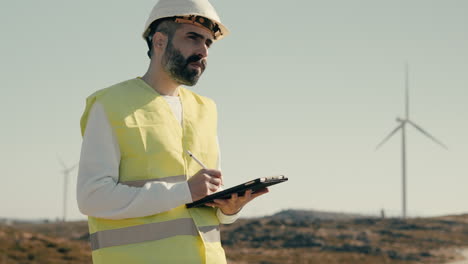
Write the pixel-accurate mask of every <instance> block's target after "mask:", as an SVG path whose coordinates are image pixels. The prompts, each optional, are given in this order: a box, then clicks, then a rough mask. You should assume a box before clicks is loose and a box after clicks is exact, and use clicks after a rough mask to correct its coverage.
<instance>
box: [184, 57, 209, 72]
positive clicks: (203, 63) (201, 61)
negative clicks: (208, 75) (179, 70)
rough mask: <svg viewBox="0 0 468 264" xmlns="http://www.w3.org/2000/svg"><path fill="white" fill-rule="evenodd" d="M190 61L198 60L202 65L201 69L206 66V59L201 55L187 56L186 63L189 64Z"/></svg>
mask: <svg viewBox="0 0 468 264" xmlns="http://www.w3.org/2000/svg"><path fill="white" fill-rule="evenodd" d="M192 62H198V63H200V64H201V65H202V66H203V69H205V68H206V59H203V57H202V56H199V55H192V56H190V57H188V58H187V63H186V65H188V64H190V63H192Z"/></svg>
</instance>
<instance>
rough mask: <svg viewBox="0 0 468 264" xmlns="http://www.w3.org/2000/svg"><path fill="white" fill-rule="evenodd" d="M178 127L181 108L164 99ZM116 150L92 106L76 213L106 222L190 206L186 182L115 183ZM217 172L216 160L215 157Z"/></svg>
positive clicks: (101, 114) (226, 218) (230, 218)
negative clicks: (132, 185)
mask: <svg viewBox="0 0 468 264" xmlns="http://www.w3.org/2000/svg"><path fill="white" fill-rule="evenodd" d="M164 98H165V99H166V100H167V102H168V104H169V105H170V106H171V109H172V111H173V113H174V115H175V116H176V118H177V119H178V120H179V122H180V123H181V124H182V105H181V102H180V98H179V97H177V96H164ZM119 165H120V149H119V145H118V142H117V139H116V137H115V134H114V131H113V130H112V127H111V126H110V123H109V120H108V119H107V116H106V114H105V111H104V108H103V106H102V105H101V104H100V103H98V102H96V103H95V104H94V105H93V106H92V108H91V110H90V113H89V117H88V123H87V125H86V131H85V134H84V137H83V143H82V147H81V157H80V163H79V171H78V183H77V200H78V207H79V209H80V211H81V212H82V213H83V214H85V215H89V216H94V217H99V218H107V219H125V218H133V217H143V216H148V215H153V214H157V213H161V212H165V211H168V210H170V209H172V208H175V207H177V206H180V205H182V204H186V203H190V202H192V196H191V194H190V189H189V187H188V183H187V182H179V183H165V182H148V183H146V184H145V185H144V186H143V187H131V186H127V185H124V184H120V183H119ZM218 168H219V157H218ZM217 216H218V219H219V221H220V222H221V223H223V224H229V223H232V222H234V221H236V220H237V218H238V217H239V214H236V215H225V214H223V213H222V212H221V210H220V209H218V210H217Z"/></svg>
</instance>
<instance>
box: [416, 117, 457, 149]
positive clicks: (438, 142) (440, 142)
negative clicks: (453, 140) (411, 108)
mask: <svg viewBox="0 0 468 264" xmlns="http://www.w3.org/2000/svg"><path fill="white" fill-rule="evenodd" d="M408 123H410V124H411V125H412V126H413V127H414V128H416V129H417V130H419V132H421V133H423V134H424V135H426V136H427V137H428V138H430V139H431V140H432V141H434V142H435V143H437V144H439V145H440V146H442V147H443V148H444V149H447V150H448V148H447V146H445V144H444V143H442V141H440V140H438V139H436V138H435V137H434V136H432V135H431V134H429V132H427V131H425V130H424V129H422V127H420V126H418V125H416V124H415V123H414V122H413V121H411V120H408Z"/></svg>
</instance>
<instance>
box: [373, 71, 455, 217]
mask: <svg viewBox="0 0 468 264" xmlns="http://www.w3.org/2000/svg"><path fill="white" fill-rule="evenodd" d="M408 71H409V70H408V64H406V67H405V72H406V74H405V117H404V118H400V117H397V119H396V121H397V122H398V123H399V124H398V126H397V127H396V128H395V129H394V130H393V131H392V132H390V134H389V135H388V136H387V137H386V138H384V139H383V140H382V142H380V143H379V144H378V145H377V147H376V148H375V150H377V149H379V148H380V147H381V146H382V145H383V144H384V143H385V142H387V141H388V140H389V139H390V138H391V137H392V136H393V135H395V133H397V132H398V131H399V130H401V167H402V170H401V172H402V196H403V197H402V217H403V218H406V208H407V207H406V205H407V201H406V199H407V198H406V197H407V196H406V193H407V192H406V178H407V173H406V167H407V160H406V125H408V124H409V125H411V126H413V127H414V128H416V130H418V131H419V132H421V133H422V134H424V135H425V136H427V137H428V138H430V139H431V140H432V141H434V142H435V143H437V144H439V145H440V146H442V147H443V148H445V149H447V147H446V146H445V145H444V144H443V143H442V142H441V141H439V140H437V139H436V138H435V137H433V136H432V135H431V134H429V133H428V132H427V131H425V130H424V129H422V128H421V127H420V126H418V125H417V124H415V123H414V122H413V121H411V120H410V117H409V80H408V78H409V77H408V75H409V74H408Z"/></svg>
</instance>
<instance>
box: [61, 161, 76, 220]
mask: <svg viewBox="0 0 468 264" xmlns="http://www.w3.org/2000/svg"><path fill="white" fill-rule="evenodd" d="M57 159H58V160H59V162H60V164H61V165H62V167H63V170H62V173H63V178H64V180H63V215H62V221H63V222H65V216H66V215H67V190H68V175H69V174H70V172H72V171H73V170H74V169H75V168H76V166H78V164H75V165H73V166H71V167H67V165H65V162H63V160H62V159H61V158H60V157H59V156H57Z"/></svg>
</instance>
